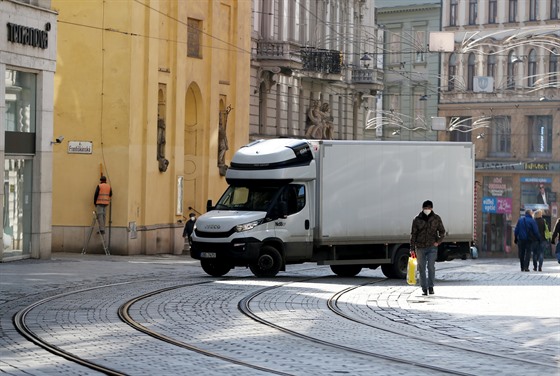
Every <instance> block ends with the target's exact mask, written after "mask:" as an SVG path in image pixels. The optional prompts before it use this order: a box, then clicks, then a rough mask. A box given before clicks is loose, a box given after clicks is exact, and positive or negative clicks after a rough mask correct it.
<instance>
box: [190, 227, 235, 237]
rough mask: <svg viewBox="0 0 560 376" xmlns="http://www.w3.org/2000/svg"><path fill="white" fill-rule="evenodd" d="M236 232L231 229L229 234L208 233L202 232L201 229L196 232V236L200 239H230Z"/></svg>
mask: <svg viewBox="0 0 560 376" xmlns="http://www.w3.org/2000/svg"><path fill="white" fill-rule="evenodd" d="M234 232H235V229H234V228H232V229H230V230H229V231H227V232H208V231H201V230H199V229H196V230H195V233H196V236H198V237H199V238H229V237H230V236H231V235H232V234H233V233H234Z"/></svg>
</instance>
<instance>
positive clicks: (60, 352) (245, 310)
mask: <svg viewBox="0 0 560 376" xmlns="http://www.w3.org/2000/svg"><path fill="white" fill-rule="evenodd" d="M246 278H251V277H246V276H245V277H234V278H227V279H224V280H228V281H235V280H243V279H246ZM325 278H333V276H320V277H312V278H309V277H305V278H304V277H302V278H293V280H291V281H288V282H282V283H277V284H274V285H273V286H268V287H266V288H262V289H259V290H257V291H254V292H251V293H250V294H248V295H246V296H244V297H243V298H241V299H240V300H239V301H238V302H237V309H238V310H239V311H240V312H241V313H242V314H243V315H245V316H246V317H248V318H250V319H252V320H253V321H255V322H257V323H259V324H261V325H264V326H266V327H268V328H272V329H275V330H278V331H281V332H283V333H285V334H288V335H290V336H294V337H297V338H300V339H302V340H305V341H310V342H312V343H315V344H317V345H319V346H324V347H327V348H330V349H334V350H336V351H344V352H349V353H353V354H357V355H360V356H365V357H371V358H374V359H380V360H384V361H387V362H392V363H395V364H402V365H407V366H410V367H413V369H423V370H424V371H428V372H430V371H433V372H435V373H437V374H448V375H460V376H474V375H476V373H468V372H463V371H460V370H456V369H448V368H445V367H441V366H437V365H434V364H428V363H426V362H422V361H417V360H413V359H416V357H415V356H413V357H411V358H403V357H400V356H392V355H387V354H386V353H382V352H378V351H371V350H364V349H360V348H355V347H352V346H348V345H344V344H340V343H335V342H332V341H328V340H325V339H321V338H317V337H314V336H311V335H307V334H303V333H299V332H297V331H296V330H291V329H289V328H286V327H283V326H281V325H278V324H275V323H274V322H271V321H269V320H266V319H263V318H262V317H260V315H259V313H258V312H255V311H254V310H253V309H252V308H251V302H252V301H254V300H255V299H256V298H257V297H259V296H260V295H263V294H266V293H269V292H271V291H272V290H274V289H279V288H282V287H286V286H288V285H290V284H294V283H307V282H311V281H314V280H319V279H325ZM219 281H221V279H220V280H216V279H212V280H205V281H196V282H190V283H181V284H173V285H171V286H166V287H164V288H159V289H155V290H153V291H149V292H147V293H144V294H141V295H138V296H136V297H134V298H133V299H130V300H128V301H126V302H125V303H124V304H122V305H120V306H119V307H118V311H117V313H118V317H119V318H120V320H121V321H122V322H124V323H126V324H127V325H129V326H130V327H132V328H133V329H134V330H136V331H139V332H141V333H143V334H145V335H148V336H150V337H152V338H154V339H157V340H159V341H162V342H165V343H168V344H171V345H172V346H175V347H178V348H183V349H186V350H189V351H192V352H195V353H198V354H201V355H204V356H208V357H211V358H214V359H219V360H222V361H225V362H228V363H231V364H235V365H238V366H242V367H246V368H250V369H254V370H257V371H262V372H264V373H268V374H275V375H286V376H292V375H295V374H296V373H289V372H286V371H285V370H280V369H275V368H272V367H267V366H263V365H260V364H257V363H255V362H248V361H244V360H242V359H240V358H236V357H235V356H231V354H224V353H220V352H218V351H213V350H210V349H204V348H202V347H201V346H197V345H194V344H192V343H188V341H184V340H180V339H177V338H173V337H171V336H170V335H168V334H165V333H160V332H157V331H155V330H152V329H150V328H148V327H147V326H146V325H144V324H142V323H140V322H138V321H136V320H135V319H134V318H133V317H132V316H131V314H130V310H131V307H132V306H133V305H135V304H137V303H139V302H141V301H142V300H146V299H150V298H153V297H157V296H158V295H160V294H164V293H166V292H170V291H173V290H179V289H185V288H187V289H188V288H192V287H196V286H200V285H204V284H211V283H215V282H219ZM384 281H386V279H384V278H383V279H379V280H374V281H371V280H368V282H366V283H360V284H357V285H354V286H350V287H346V288H344V289H343V290H340V291H338V292H336V293H335V294H333V295H332V296H331V297H330V298H329V299H328V300H327V302H326V304H327V307H328V309H329V310H330V311H331V312H332V313H334V314H335V315H336V316H338V317H341V318H343V319H344V320H346V321H351V322H353V323H355V324H357V325H360V326H365V327H369V328H371V329H375V330H382V331H385V332H388V333H391V334H395V335H400V336H403V337H405V338H409V339H413V340H418V341H424V342H426V343H431V344H433V345H437V346H444V347H445V348H453V349H455V350H460V351H468V352H470V353H473V354H477V355H480V356H494V357H499V358H501V359H505V360H508V361H512V362H513V361H515V362H519V363H520V364H522V363H529V364H531V365H539V366H541V367H542V366H543V364H541V363H538V362H534V361H531V360H526V359H519V358H515V357H509V356H507V355H503V354H492V353H489V352H487V351H480V350H476V349H473V348H468V347H465V346H461V345H457V344H449V343H442V341H440V340H433V339H429V338H425V337H420V336H418V335H412V334H407V333H402V332H399V331H397V330H394V329H390V328H387V327H383V326H382V325H375V324H372V323H368V322H367V321H365V320H364V319H361V318H359V317H356V316H353V315H350V314H348V313H346V312H344V310H342V309H341V308H340V304H339V303H340V301H341V299H342V297H344V296H345V295H346V294H349V293H351V292H352V291H355V290H357V289H359V288H362V287H366V286H368V285H375V284H379V283H382V282H384ZM135 282H138V281H135ZM143 282H147V281H143ZM131 283H133V282H121V283H115V284H106V285H102V286H96V287H91V288H87V289H81V290H75V291H70V292H65V293H62V294H58V295H54V296H51V297H48V298H45V299H41V300H39V301H37V302H35V303H33V304H31V305H29V306H28V307H26V308H24V309H22V310H20V311H19V312H18V313H17V314H16V315H14V316H13V323H14V326H15V327H16V329H17V330H18V332H20V334H22V335H23V336H24V337H25V338H26V339H27V340H29V341H31V342H33V343H34V344H36V345H38V346H40V347H42V348H43V349H45V350H47V351H49V352H51V353H53V354H55V355H57V356H60V357H62V358H65V359H67V360H69V361H71V362H74V363H76V364H80V365H82V366H85V367H88V368H90V369H92V370H95V371H97V372H100V373H103V374H107V375H127V373H126V372H124V371H121V370H119V369H118V367H113V366H108V365H103V364H99V362H98V361H93V360H89V359H85V358H83V357H80V356H78V355H76V354H74V353H72V352H71V351H68V350H65V349H63V348H61V347H59V346H56V345H53V344H51V343H49V342H48V341H47V340H44V339H43V338H41V337H40V336H39V335H37V334H36V333H34V332H33V330H32V329H30V328H29V326H28V325H27V324H26V318H27V316H28V314H29V312H31V311H32V310H33V309H35V308H37V307H39V306H40V305H42V304H47V303H49V302H51V301H53V300H55V299H59V298H64V297H68V296H70V295H72V294H79V293H83V292H88V291H94V290H96V289H103V288H108V287H116V286H119V285H128V284H131ZM148 324H149V323H148ZM444 351H445V350H444ZM411 353H414V351H411ZM545 366H548V367H551V366H549V365H545Z"/></svg>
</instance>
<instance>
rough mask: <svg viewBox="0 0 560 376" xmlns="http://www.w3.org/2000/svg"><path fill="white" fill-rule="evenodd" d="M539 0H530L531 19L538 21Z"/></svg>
mask: <svg viewBox="0 0 560 376" xmlns="http://www.w3.org/2000/svg"><path fill="white" fill-rule="evenodd" d="M537 12H538V8H537V0H530V1H529V21H536V20H537Z"/></svg>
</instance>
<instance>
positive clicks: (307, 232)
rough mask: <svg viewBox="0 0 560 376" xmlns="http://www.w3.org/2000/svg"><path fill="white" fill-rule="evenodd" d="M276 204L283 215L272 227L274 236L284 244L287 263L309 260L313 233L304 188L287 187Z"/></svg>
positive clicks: (299, 185)
mask: <svg viewBox="0 0 560 376" xmlns="http://www.w3.org/2000/svg"><path fill="white" fill-rule="evenodd" d="M278 204H279V205H280V207H281V209H280V211H281V212H282V213H283V214H284V213H285V215H282V216H280V218H278V219H277V220H276V221H275V222H274V225H275V231H276V236H277V237H278V238H280V239H282V240H283V242H284V247H285V251H286V259H287V261H289V260H299V259H309V258H310V257H311V255H312V252H313V232H312V229H311V214H310V213H311V209H310V207H311V205H310V203H309V202H308V196H307V188H306V186H305V185H303V184H289V185H287V186H286V187H284V190H283V191H282V193H281V195H280V199H279V201H278Z"/></svg>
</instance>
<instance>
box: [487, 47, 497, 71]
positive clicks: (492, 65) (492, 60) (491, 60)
mask: <svg viewBox="0 0 560 376" xmlns="http://www.w3.org/2000/svg"><path fill="white" fill-rule="evenodd" d="M486 75H487V76H489V77H496V55H494V51H490V53H489V54H488V60H486Z"/></svg>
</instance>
